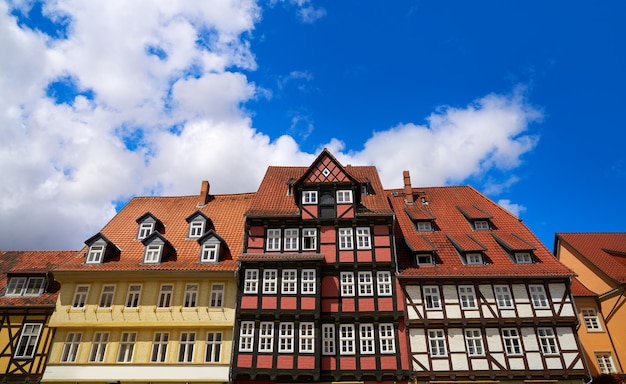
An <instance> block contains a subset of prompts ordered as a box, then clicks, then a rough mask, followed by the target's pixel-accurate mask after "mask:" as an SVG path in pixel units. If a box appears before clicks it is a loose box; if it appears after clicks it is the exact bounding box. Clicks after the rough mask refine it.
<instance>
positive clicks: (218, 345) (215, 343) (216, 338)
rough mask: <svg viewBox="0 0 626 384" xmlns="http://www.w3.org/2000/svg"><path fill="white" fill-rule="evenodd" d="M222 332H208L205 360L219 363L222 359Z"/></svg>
mask: <svg viewBox="0 0 626 384" xmlns="http://www.w3.org/2000/svg"><path fill="white" fill-rule="evenodd" d="M223 340H224V336H223V334H222V332H207V334H206V344H205V347H204V362H205V363H219V362H220V361H221V360H222V341H223Z"/></svg>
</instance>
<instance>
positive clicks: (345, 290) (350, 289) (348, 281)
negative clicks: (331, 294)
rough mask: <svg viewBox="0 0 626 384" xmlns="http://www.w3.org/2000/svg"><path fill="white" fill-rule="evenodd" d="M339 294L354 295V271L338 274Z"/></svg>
mask: <svg viewBox="0 0 626 384" xmlns="http://www.w3.org/2000/svg"><path fill="white" fill-rule="evenodd" d="M339 278H340V286H341V296H354V273H352V272H341V273H340V274H339Z"/></svg>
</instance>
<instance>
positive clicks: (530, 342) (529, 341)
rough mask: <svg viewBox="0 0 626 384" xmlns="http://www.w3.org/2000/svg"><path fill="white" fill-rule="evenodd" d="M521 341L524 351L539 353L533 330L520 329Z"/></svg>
mask: <svg viewBox="0 0 626 384" xmlns="http://www.w3.org/2000/svg"><path fill="white" fill-rule="evenodd" d="M521 333H522V334H521V339H522V346H523V347H524V351H526V352H529V351H539V343H538V342H537V334H536V332H535V329H534V328H522V329H521Z"/></svg>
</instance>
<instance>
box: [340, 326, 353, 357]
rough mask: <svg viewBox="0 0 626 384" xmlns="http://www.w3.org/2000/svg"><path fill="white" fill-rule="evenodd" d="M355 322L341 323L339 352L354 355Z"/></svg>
mask: <svg viewBox="0 0 626 384" xmlns="http://www.w3.org/2000/svg"><path fill="white" fill-rule="evenodd" d="M354 336H355V335H354V324H340V325H339V348H340V349H339V354H340V355H354V353H355V349H354Z"/></svg>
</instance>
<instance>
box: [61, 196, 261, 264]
mask: <svg viewBox="0 0 626 384" xmlns="http://www.w3.org/2000/svg"><path fill="white" fill-rule="evenodd" d="M253 196H254V194H253V193H246V194H232V195H211V198H210V200H209V202H208V203H206V204H203V203H204V201H201V197H199V196H176V197H136V198H134V199H132V200H131V201H130V202H129V203H128V204H127V205H126V206H125V207H124V208H122V209H121V210H120V211H119V212H118V213H117V215H115V217H113V219H111V221H110V222H109V223H108V224H107V225H105V227H104V228H103V229H102V230H101V233H102V234H103V235H104V236H106V238H108V239H109V240H110V241H111V242H112V243H113V244H115V245H116V246H117V247H118V248H119V249H120V250H121V253H120V257H119V260H111V261H106V262H104V263H101V264H85V253H86V251H87V247H85V248H83V250H82V251H81V252H80V253H79V254H78V255H77V256H75V257H73V258H72V259H70V260H68V261H67V262H66V263H64V264H63V265H61V266H59V267H58V268H57V270H59V271H78V270H80V271H149V270H179V271H186V270H203V271H234V270H236V269H237V258H238V257H239V256H241V253H242V248H243V234H244V213H245V212H246V211H247V210H248V208H249V207H250V203H251V202H252V198H253ZM196 211H200V212H202V213H203V214H204V215H205V216H207V217H209V218H210V222H211V223H212V224H213V225H214V227H213V229H214V230H215V233H216V234H217V235H218V236H220V237H221V238H222V239H224V241H225V243H226V246H227V253H226V254H225V257H223V258H222V261H220V262H219V263H200V262H199V258H200V244H199V243H198V241H197V239H189V238H187V235H188V231H189V225H188V223H187V220H186V218H188V217H189V216H190V215H191V214H193V213H194V212H196ZM147 212H150V213H151V214H152V215H154V216H155V217H156V218H158V219H159V220H160V221H161V222H162V223H163V225H164V229H163V233H161V234H162V236H163V237H164V238H166V239H167V240H168V241H169V243H170V244H171V245H172V246H173V247H174V249H175V254H174V255H173V256H170V257H169V258H168V259H167V260H166V261H163V262H161V263H158V264H144V263H143V262H142V261H143V255H144V245H143V244H142V242H141V241H140V240H137V239H136V238H137V230H138V224H137V222H136V219H137V218H139V217H141V216H142V215H144V214H145V213H147ZM209 229H211V228H207V230H209Z"/></svg>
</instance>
